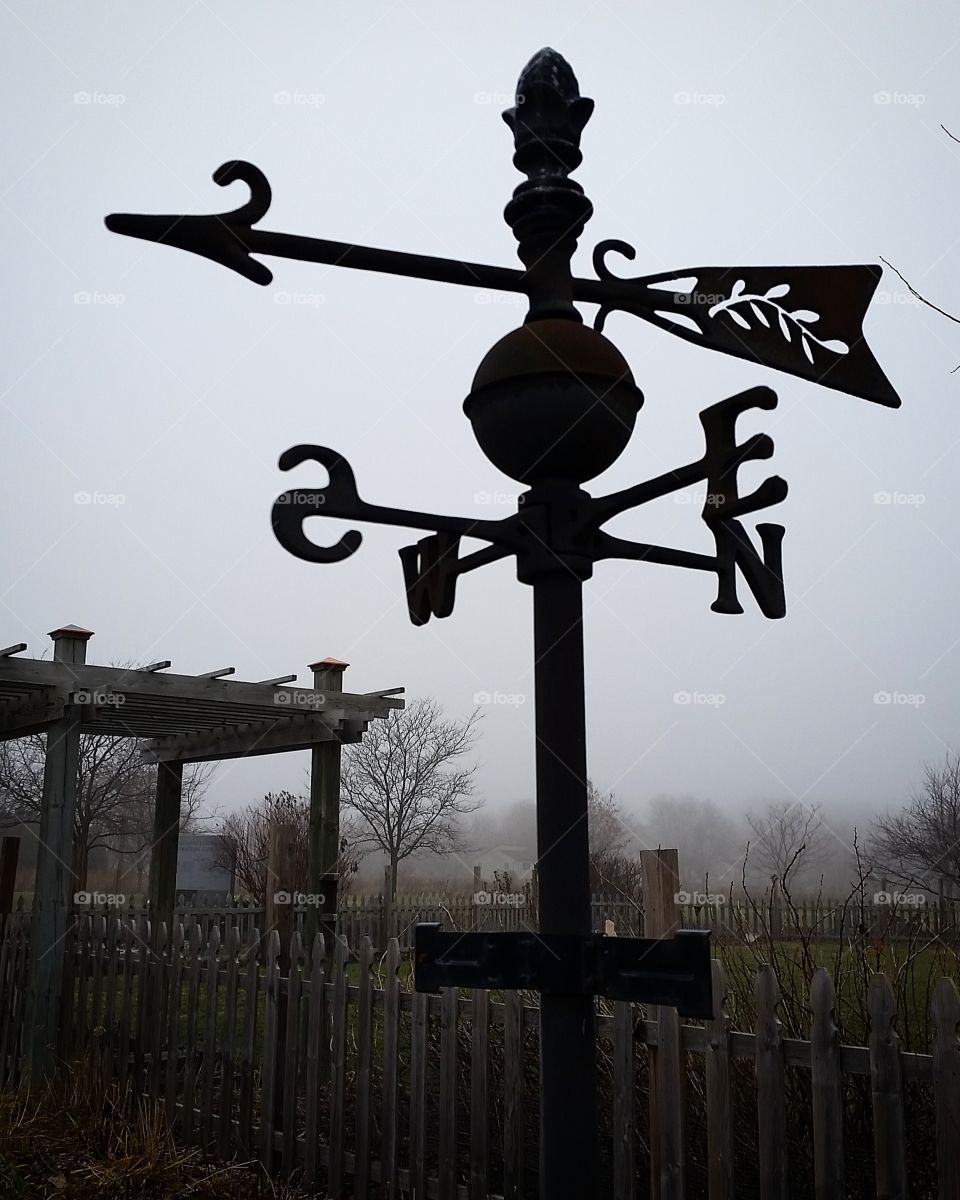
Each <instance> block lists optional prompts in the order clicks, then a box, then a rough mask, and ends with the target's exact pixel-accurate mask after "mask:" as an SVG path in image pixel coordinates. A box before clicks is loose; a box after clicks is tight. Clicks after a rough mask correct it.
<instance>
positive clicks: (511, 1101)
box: [503, 991, 523, 1200]
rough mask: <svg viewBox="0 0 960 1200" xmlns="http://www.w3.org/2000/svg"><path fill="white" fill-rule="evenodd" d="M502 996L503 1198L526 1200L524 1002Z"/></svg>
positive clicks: (517, 997) (516, 996) (509, 994)
mask: <svg viewBox="0 0 960 1200" xmlns="http://www.w3.org/2000/svg"><path fill="white" fill-rule="evenodd" d="M503 999H504V1004H503V1197H504V1200H523V1130H522V1122H523V1054H522V1051H523V1004H522V1001H521V998H520V993H519V992H515V991H510V992H505V993H504V997H503Z"/></svg>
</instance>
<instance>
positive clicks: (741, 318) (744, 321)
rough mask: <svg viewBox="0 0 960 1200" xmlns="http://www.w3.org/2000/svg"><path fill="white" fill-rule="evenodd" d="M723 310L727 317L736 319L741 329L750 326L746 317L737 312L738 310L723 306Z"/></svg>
mask: <svg viewBox="0 0 960 1200" xmlns="http://www.w3.org/2000/svg"><path fill="white" fill-rule="evenodd" d="M723 311H724V312H725V313H726V314H727V316H728V317H729V318H730V319H731V320H732V321H736V323H737V324H738V325H739V326H740V327H741V328H742V329H749V328H750V322H749V321H748V320H747V318H746V317H745V316H743V314H742V313H738V312H737V311H736V310H735V309H732V308H725V309H724V310H723Z"/></svg>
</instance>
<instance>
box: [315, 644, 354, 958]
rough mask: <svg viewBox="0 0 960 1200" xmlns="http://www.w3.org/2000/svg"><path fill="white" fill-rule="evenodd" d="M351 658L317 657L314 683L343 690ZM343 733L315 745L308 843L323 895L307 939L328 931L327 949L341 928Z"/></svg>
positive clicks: (318, 891)
mask: <svg viewBox="0 0 960 1200" xmlns="http://www.w3.org/2000/svg"><path fill="white" fill-rule="evenodd" d="M349 666H350V664H349V663H346V662H341V660H340V659H339V658H323V659H321V660H320V661H319V662H315V663H311V664H310V668H309V669H310V670H311V671H313V686H314V687H315V688H318V689H319V690H320V691H329V692H342V691H343V673H344V671H345V670H346V669H347V667H349ZM340 753H341V745H340V739H339V738H335V739H334V740H333V741H330V742H319V743H318V744H317V745H315V746H314V747H313V748H312V750H311V751H310V842H309V846H308V848H307V891H308V892H309V893H310V894H311V895H314V896H316V895H321V894H322V895H323V898H324V902H323V905H322V906H321V907H320V909H319V911H318V908H317V905H316V903H312V904H309V905H308V906H307V915H306V919H305V922H304V945H305V946H312V945H313V938H314V935H315V934H316V933H317V932H318V931H319V932H320V933H322V934H323V940H324V944H325V945H326V947H327V953H328V954H332V953H333V945H334V938H335V937H336V933H337V906H338V903H339V896H338V886H337V885H338V882H339V870H338V863H339V861H340Z"/></svg>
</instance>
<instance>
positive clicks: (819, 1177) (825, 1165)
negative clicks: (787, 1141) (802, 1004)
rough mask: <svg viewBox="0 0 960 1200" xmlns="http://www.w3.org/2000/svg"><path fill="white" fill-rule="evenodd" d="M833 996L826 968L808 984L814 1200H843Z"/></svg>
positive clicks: (840, 1117) (837, 1064) (837, 1050)
mask: <svg viewBox="0 0 960 1200" xmlns="http://www.w3.org/2000/svg"><path fill="white" fill-rule="evenodd" d="M835 1006H836V995H835V993H834V988H833V980H832V979H831V978H830V975H829V973H828V971H827V969H826V967H818V968H817V970H816V971H815V972H814V974H813V979H812V980H811V983H810V1007H811V1009H812V1010H813V1024H812V1028H811V1030H810V1086H811V1089H812V1092H813V1096H812V1100H813V1170H814V1180H815V1187H816V1197H817V1200H843V1197H844V1196H845V1195H846V1193H845V1191H844V1186H843V1121H842V1118H843V1101H842V1096H841V1091H840V1035H839V1033H838V1031H837V1026H836V1023H835V1022H834V1019H833V1018H834V1008H835Z"/></svg>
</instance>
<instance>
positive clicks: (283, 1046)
mask: <svg viewBox="0 0 960 1200" xmlns="http://www.w3.org/2000/svg"><path fill="white" fill-rule="evenodd" d="M295 841H296V829H295V827H294V826H293V825H291V824H289V823H286V822H280V821H275V822H274V823H273V824H272V825H271V826H270V842H269V845H268V848H267V880H266V895H265V897H264V916H265V921H264V926H265V928H264V931H263V938H264V940H263V945H264V947H265V948H266V947H268V946H270V945H271V944H273V945H275V944H276V943H273V942H271V939H272V937H273V931H274V930H276V932H277V934H278V935H279V941H280V955H279V959H278V962H277V974H278V977H279V978H280V979H284V978H285V979H287V980H289V978H290V943H291V940H292V938H293V931H294V928H295V924H296V919H295V913H294V906H293V898H294V891H295V890H296V889H295V884H296V881H295V878H294V870H293V868H294V852H295ZM308 910H309V905H308ZM268 961H272V959H268ZM288 1001H289V992H287V993H286V994H283V993H282V992H280V991H279V988H278V992H277V997H276V1002H277V1013H276V1018H277V1028H276V1040H275V1043H274V1045H275V1048H276V1061H275V1064H274V1070H275V1076H274V1078H275V1090H274V1093H273V1128H274V1129H282V1128H283V1093H284V1071H285V1069H286V1062H287V1004H288ZM293 1036H294V1037H296V1036H297V1031H296V1029H294V1030H293ZM264 1115H265V1116H266V1114H264ZM266 1166H267V1167H268V1168H269V1167H270V1162H269V1161H268V1162H267V1163H266Z"/></svg>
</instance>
